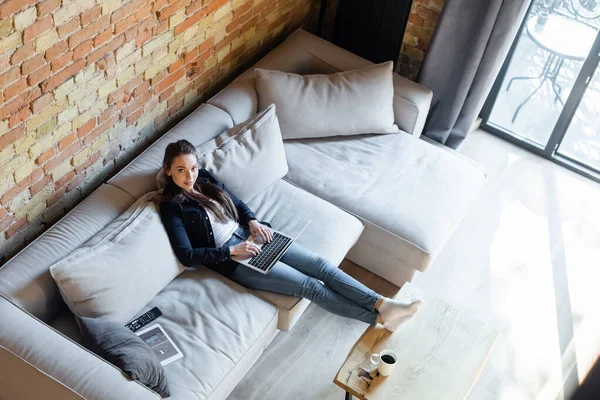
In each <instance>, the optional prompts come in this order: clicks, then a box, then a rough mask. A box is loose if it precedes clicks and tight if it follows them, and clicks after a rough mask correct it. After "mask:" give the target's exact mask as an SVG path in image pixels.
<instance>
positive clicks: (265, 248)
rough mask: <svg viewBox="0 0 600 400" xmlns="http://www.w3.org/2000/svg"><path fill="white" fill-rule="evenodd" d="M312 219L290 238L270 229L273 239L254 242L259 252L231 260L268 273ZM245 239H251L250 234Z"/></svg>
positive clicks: (234, 257)
mask: <svg viewBox="0 0 600 400" xmlns="http://www.w3.org/2000/svg"><path fill="white" fill-rule="evenodd" d="M311 221H312V220H310V221H308V222H307V223H306V225H304V228H302V230H301V231H300V233H298V234H297V235H296V237H294V238H292V237H290V236H288V235H286V234H285V233H282V232H279V231H276V230H274V229H271V232H273V240H272V241H270V242H269V243H264V244H259V243H256V245H257V246H258V247H260V249H261V252H260V253H259V254H257V255H255V256H253V257H245V258H242V257H240V256H233V257H231V259H232V260H234V261H237V262H238V263H240V264H242V265H245V266H246V267H248V268H252V269H253V270H256V271H258V272H260V273H262V274H265V275H266V274H268V273H269V272H270V271H271V268H273V266H274V265H275V263H277V261H279V260H280V259H281V257H283V255H284V254H285V252H286V251H287V249H289V248H290V246H291V245H292V243H294V242H295V241H296V239H298V236H300V234H302V232H304V230H305V229H306V227H307V226H308V224H310V222H311ZM246 240H252V235H250V236H248V238H246Z"/></svg>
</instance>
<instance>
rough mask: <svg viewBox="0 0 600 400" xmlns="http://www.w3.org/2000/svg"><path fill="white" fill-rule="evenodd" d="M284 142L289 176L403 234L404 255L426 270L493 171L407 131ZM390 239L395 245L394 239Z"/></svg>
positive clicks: (391, 231)
mask: <svg viewBox="0 0 600 400" xmlns="http://www.w3.org/2000/svg"><path fill="white" fill-rule="evenodd" d="M284 145H285V150H286V154H287V158H288V164H289V168H290V171H289V173H288V175H287V176H286V179H288V180H289V181H290V182H293V183H294V184H296V185H298V186H300V187H303V188H305V189H306V190H308V191H309V192H311V193H314V194H316V195H317V196H320V197H322V198H324V199H325V200H327V201H330V202H331V203H333V204H336V205H337V206H339V207H341V208H343V209H344V210H347V211H349V212H351V213H353V214H355V215H357V216H360V217H361V218H364V219H365V220H367V221H370V222H371V223H372V224H375V225H376V226H377V227H380V228H381V229H382V230H383V231H385V232H387V233H388V234H389V235H390V237H391V239H394V238H396V239H397V240H396V242H397V243H398V246H399V247H398V249H397V250H400V251H401V252H402V253H404V254H399V257H403V258H405V259H409V260H411V261H412V267H413V268H415V269H418V270H423V269H424V268H425V267H426V266H427V263H428V262H429V261H430V259H431V258H432V257H433V256H435V254H437V253H438V252H439V251H440V249H441V248H442V246H443V245H444V243H445V242H446V240H447V239H448V238H449V237H450V235H451V233H452V232H453V230H454V228H455V227H456V225H457V224H458V223H459V222H460V220H461V219H462V217H463V216H464V214H465V213H466V211H467V209H468V208H469V207H470V205H471V203H472V201H473V198H474V196H475V195H476V193H477V192H478V191H479V188H480V186H481V184H482V182H483V180H484V177H485V176H484V174H483V172H482V171H481V170H479V169H478V168H475V167H474V166H473V165H472V164H471V163H468V162H466V161H464V160H463V159H461V158H459V157H456V156H455V155H454V154H451V153H450V152H446V151H443V150H441V149H439V148H437V147H435V146H432V145H430V144H428V143H426V142H424V141H422V140H420V139H418V138H416V137H414V136H412V135H408V134H406V133H400V134H398V135H385V136H382V135H361V136H353V137H335V138H325V139H300V140H291V141H286V142H285V144H284ZM392 242H394V240H392ZM386 247H389V248H390V249H392V251H394V250H395V248H394V244H393V243H388V245H386ZM407 252H408V253H410V254H407ZM374 272H375V271H374Z"/></svg>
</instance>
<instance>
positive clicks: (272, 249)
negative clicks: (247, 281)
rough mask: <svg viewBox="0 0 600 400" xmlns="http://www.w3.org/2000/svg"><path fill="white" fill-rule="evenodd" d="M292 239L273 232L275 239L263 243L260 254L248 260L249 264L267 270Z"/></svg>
mask: <svg viewBox="0 0 600 400" xmlns="http://www.w3.org/2000/svg"><path fill="white" fill-rule="evenodd" d="M291 241H292V239H291V238H289V237H287V236H283V235H280V234H279V233H277V232H273V240H272V241H271V242H269V243H265V244H263V246H262V251H261V252H260V254H257V255H255V256H254V257H252V258H251V259H250V261H248V264H250V265H252V266H253V267H256V268H259V269H261V270H263V271H265V270H266V269H267V268H268V267H269V265H271V262H272V261H273V259H274V258H275V257H276V256H277V254H279V252H280V251H281V249H283V248H284V247H285V246H287V245H288V244H289V243H290V242H291Z"/></svg>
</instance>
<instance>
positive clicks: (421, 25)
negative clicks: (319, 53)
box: [307, 0, 444, 80]
mask: <svg viewBox="0 0 600 400" xmlns="http://www.w3.org/2000/svg"><path fill="white" fill-rule="evenodd" d="M324 1H327V0H324ZM320 5H321V0H313V4H312V9H311V13H310V19H309V23H308V26H307V29H308V30H310V31H311V32H315V31H316V28H317V21H318V17H319V7H320ZM337 6H338V0H329V1H328V6H327V11H326V14H325V22H324V23H323V34H322V36H323V37H324V38H325V39H327V40H331V37H332V36H333V24H334V21H335V12H336V9H337ZM443 6H444V0H414V2H413V5H412V7H411V11H410V16H409V19H408V25H407V27H406V31H405V34H404V39H403V41H402V47H401V49H400V57H399V58H398V63H397V65H396V72H398V73H399V74H400V75H402V76H405V77H407V78H409V79H411V80H415V79H416V77H417V74H418V73H419V70H420V69H421V65H422V64H423V60H424V58H425V54H426V53H427V49H428V47H429V42H430V40H431V37H432V35H433V30H434V29H435V25H436V23H437V21H438V19H439V16H440V12H441V10H442V7H443Z"/></svg>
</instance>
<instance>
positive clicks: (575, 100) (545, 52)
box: [481, 0, 600, 180]
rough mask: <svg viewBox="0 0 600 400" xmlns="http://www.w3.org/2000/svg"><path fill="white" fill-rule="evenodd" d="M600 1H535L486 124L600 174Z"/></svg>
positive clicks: (489, 104)
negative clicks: (598, 69)
mask: <svg viewBox="0 0 600 400" xmlns="http://www.w3.org/2000/svg"><path fill="white" fill-rule="evenodd" d="M599 31H600V0H534V1H533V2H532V4H531V7H530V8H529V11H528V12H527V15H526V17H525V20H524V21H523V23H522V25H521V28H520V30H519V34H518V35H517V38H516V40H515V42H514V43H513V45H512V47H511V50H510V53H509V55H508V57H507V59H506V61H505V63H504V65H503V67H502V70H501V73H500V75H499V76H498V78H497V80H496V82H495V84H494V87H493V89H492V92H491V93H490V96H489V98H488V99H487V102H486V104H485V106H484V108H483V110H482V113H481V117H482V119H483V125H482V126H483V128H484V129H486V130H488V131H490V132H492V133H495V134H497V135H500V136H502V137H504V138H507V139H509V140H511V141H513V142H515V143H518V144H520V145H522V146H524V147H526V148H528V149H530V150H532V151H534V152H536V153H537V154H539V155H542V156H544V157H546V158H549V159H552V160H555V161H557V162H559V163H560V164H562V165H565V166H567V167H569V168H571V169H574V170H577V171H579V172H581V173H583V174H585V175H587V176H589V177H592V178H594V179H597V180H600V72H597V71H596V70H597V67H598V61H599V59H600V35H599Z"/></svg>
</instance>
